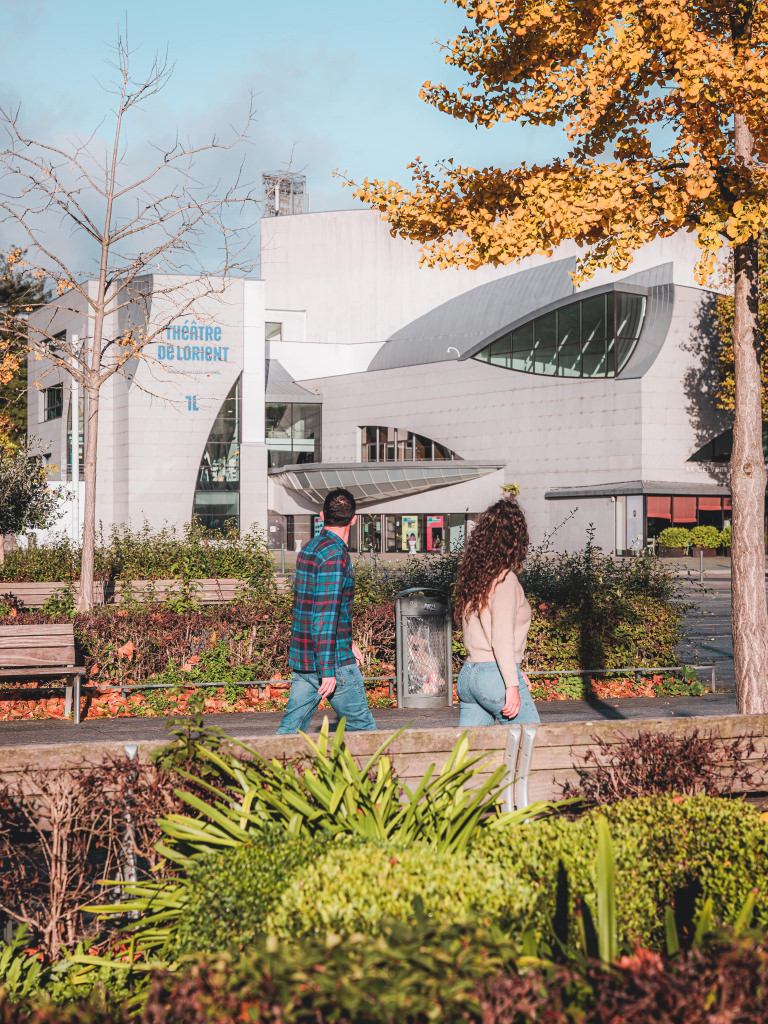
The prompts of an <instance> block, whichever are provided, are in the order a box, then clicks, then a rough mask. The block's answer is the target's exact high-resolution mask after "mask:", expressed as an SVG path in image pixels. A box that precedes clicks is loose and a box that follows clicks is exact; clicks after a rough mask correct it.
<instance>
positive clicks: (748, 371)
mask: <svg viewBox="0 0 768 1024" xmlns="http://www.w3.org/2000/svg"><path fill="white" fill-rule="evenodd" d="M735 133H736V155H737V157H739V158H741V160H742V161H743V162H744V163H745V164H749V163H750V162H751V160H752V147H753V141H752V135H751V133H750V131H749V127H748V126H747V124H746V121H745V119H744V118H743V117H742V116H741V115H740V114H737V115H736V117H735ZM734 270H735V287H734V317H733V354H734V383H735V406H734V409H735V411H734V420H733V452H732V454H731V494H732V495H733V540H732V547H731V566H732V583H731V595H732V596H731V622H732V626H733V664H734V668H735V671H736V701H737V706H738V710H739V713H740V714H742V715H757V714H768V610H766V598H765V537H764V529H765V482H766V473H765V463H764V459H763V417H762V409H761V380H760V328H759V321H758V291H757V287H758V265H757V239H756V238H752V239H750V240H749V241H748V242H743V243H741V244H740V245H737V246H735V247H734Z"/></svg>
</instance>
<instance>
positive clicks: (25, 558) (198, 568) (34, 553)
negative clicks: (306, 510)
mask: <svg viewBox="0 0 768 1024" xmlns="http://www.w3.org/2000/svg"><path fill="white" fill-rule="evenodd" d="M80 559H81V551H80V548H79V547H77V546H76V545H74V544H73V543H72V541H71V540H69V538H67V537H65V536H63V535H61V536H59V537H57V538H56V539H55V540H54V541H53V542H52V543H51V544H49V545H46V546H43V547H34V548H32V547H30V548H27V549H26V550H24V551H13V552H10V553H9V554H8V556H7V557H6V560H5V562H4V564H3V565H0V582H11V581H12V582H25V581H31V582H39V583H57V582H60V581H62V582H67V581H70V580H76V579H79V577H80ZM96 577H97V579H101V580H152V579H181V580H184V579H192V578H195V577H197V578H205V579H207V578H211V577H220V578H233V577H234V578H235V579H241V580H243V583H244V586H245V587H246V588H247V589H249V590H252V591H255V592H256V593H257V594H259V595H261V596H263V595H264V594H268V593H271V592H272V590H273V588H274V577H275V568H274V564H273V562H272V557H271V555H270V553H269V550H268V548H267V545H266V542H265V539H264V536H263V535H262V533H261V532H260V531H259V530H257V529H252V530H250V531H243V532H242V533H238V532H237V531H236V530H233V531H230V532H229V533H228V534H226V535H225V536H218V535H211V534H210V533H209V532H208V531H206V530H205V529H203V528H202V527H201V526H200V525H199V523H197V522H193V523H189V524H187V525H186V526H184V527H183V528H182V529H181V530H180V531H179V530H176V528H175V527H165V528H163V529H162V530H153V529H152V528H151V527H150V526H149V524H147V523H145V524H144V526H143V528H142V529H140V530H131V529H130V528H129V527H127V526H113V527H112V528H111V530H110V532H109V533H108V534H107V535H106V536H104V535H103V534H100V535H99V537H98V538H97V544H96Z"/></svg>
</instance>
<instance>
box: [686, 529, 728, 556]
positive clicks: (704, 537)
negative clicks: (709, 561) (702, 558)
mask: <svg viewBox="0 0 768 1024" xmlns="http://www.w3.org/2000/svg"><path fill="white" fill-rule="evenodd" d="M722 542H723V535H722V533H721V532H720V530H718V529H717V527H716V526H694V527H693V529H692V530H691V544H693V545H694V547H697V548H708V549H709V550H712V551H713V550H714V549H715V548H719V547H720V545H721V544H722Z"/></svg>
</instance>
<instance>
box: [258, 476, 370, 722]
mask: <svg viewBox="0 0 768 1024" xmlns="http://www.w3.org/2000/svg"><path fill="white" fill-rule="evenodd" d="M320 518H321V519H322V520H323V527H324V529H323V530H321V531H320V533H319V534H318V535H317V536H316V537H314V538H313V539H312V540H311V541H310V542H309V543H308V544H306V545H305V546H304V547H303V548H302V549H301V551H300V552H299V556H298V558H297V559H296V581H295V584H294V594H293V625H292V627H291V650H290V656H289V664H290V666H291V669H292V670H293V675H292V677H291V693H290V696H289V698H288V706H287V708H286V709H285V714H284V715H283V719H282V721H281V722H280V726H279V728H278V730H277V731H278V733H292V732H298V731H299V730H302V731H304V730H306V728H307V726H308V725H309V722H310V719H311V718H312V715H313V714H314V713H315V711H316V710H317V706H318V704H319V703H320V701H321V700H322V698H323V697H327V698H328V700H329V701H330V704H331V707H332V708H333V710H334V711H335V712H336V714H337V715H338V716H339V718H342V717H344V718H346V720H347V729H350V730H363V729H368V730H372V729H375V728H376V722H375V721H374V719H373V715H372V714H371V709H370V708H369V707H368V701H367V700H366V698H365V686H364V684H363V676H362V673H361V672H360V669H359V667H358V666H359V665H360V664H361V663H362V660H363V656H362V654H361V653H360V649H359V647H358V646H357V644H356V643H354V642H353V640H352V601H353V599H354V596H355V572H354V569H353V568H352V562H351V560H350V557H349V550H348V549H347V543H348V541H349V531H350V529H351V527H352V526H353V525H354V524H355V522H356V521H357V516H356V515H355V499H354V498H353V497H352V495H351V494H350V493H349V491H345V490H344V489H343V488H341V487H337V488H336V489H335V490H333V491H330V492H329V493H328V495H327V496H326V499H325V502H324V504H323V511H322V513H321V516H320Z"/></svg>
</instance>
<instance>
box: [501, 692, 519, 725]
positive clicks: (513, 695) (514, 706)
mask: <svg viewBox="0 0 768 1024" xmlns="http://www.w3.org/2000/svg"><path fill="white" fill-rule="evenodd" d="M519 711H520V688H519V687H517V686H508V687H507V699H506V702H505V704H504V707H503V708H502V709H501V713H502V715H504V717H505V718H515V717H516V716H517V715H518V713H519Z"/></svg>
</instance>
